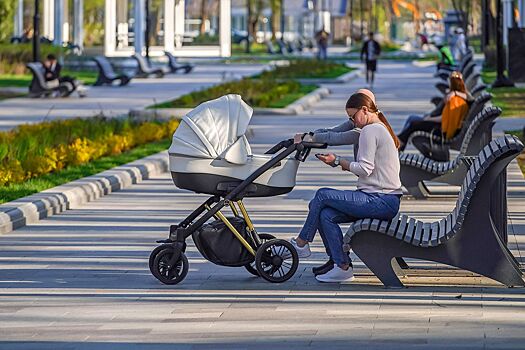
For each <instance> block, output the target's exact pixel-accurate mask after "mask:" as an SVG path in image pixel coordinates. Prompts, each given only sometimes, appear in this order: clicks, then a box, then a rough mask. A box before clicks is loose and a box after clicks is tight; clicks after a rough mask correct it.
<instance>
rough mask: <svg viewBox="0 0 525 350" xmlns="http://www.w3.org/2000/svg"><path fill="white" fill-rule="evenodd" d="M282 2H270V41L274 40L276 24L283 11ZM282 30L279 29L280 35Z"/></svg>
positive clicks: (278, 0)
mask: <svg viewBox="0 0 525 350" xmlns="http://www.w3.org/2000/svg"><path fill="white" fill-rule="evenodd" d="M283 5H284V4H283V0H270V9H271V10H272V18H271V20H270V27H271V30H272V40H275V38H276V35H275V33H276V32H277V27H278V23H279V20H280V17H281V13H282V11H283ZM282 32H283V28H281V33H282Z"/></svg>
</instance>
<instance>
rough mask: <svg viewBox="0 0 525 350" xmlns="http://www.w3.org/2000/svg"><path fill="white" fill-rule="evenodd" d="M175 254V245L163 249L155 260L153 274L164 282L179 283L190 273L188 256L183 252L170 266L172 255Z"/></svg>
mask: <svg viewBox="0 0 525 350" xmlns="http://www.w3.org/2000/svg"><path fill="white" fill-rule="evenodd" d="M173 254H174V249H173V247H169V248H166V249H163V250H161V251H160V252H159V253H158V254H157V256H156V257H155V259H154V260H153V271H154V272H153V276H155V277H156V278H157V279H158V280H159V281H161V282H162V283H164V284H177V283H179V282H181V281H182V280H183V279H184V278H185V277H186V275H187V274H188V268H189V263H188V258H187V257H186V255H185V254H184V253H183V252H181V253H180V257H179V260H178V261H177V262H175V264H174V265H173V266H170V260H171V257H172V256H173Z"/></svg>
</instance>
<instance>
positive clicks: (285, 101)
mask: <svg viewBox="0 0 525 350" xmlns="http://www.w3.org/2000/svg"><path fill="white" fill-rule="evenodd" d="M315 89H317V85H301V87H300V88H299V91H297V92H295V93H290V94H287V95H285V96H283V98H281V99H280V100H277V101H275V102H274V103H272V104H271V106H270V108H285V107H286V106H288V105H289V104H291V103H293V102H295V101H297V100H298V99H300V98H301V97H303V96H305V95H307V94H309V93H310V92H312V91H314V90H315Z"/></svg>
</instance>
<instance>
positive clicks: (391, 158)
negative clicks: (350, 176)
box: [350, 123, 403, 194]
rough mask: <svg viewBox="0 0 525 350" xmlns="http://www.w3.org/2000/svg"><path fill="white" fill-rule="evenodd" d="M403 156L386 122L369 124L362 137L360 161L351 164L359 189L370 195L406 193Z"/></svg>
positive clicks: (359, 152)
mask: <svg viewBox="0 0 525 350" xmlns="http://www.w3.org/2000/svg"><path fill="white" fill-rule="evenodd" d="M399 169H400V165H399V154H398V151H397V149H396V146H395V144H394V140H393V139H392V136H390V133H389V132H388V129H387V128H386V126H385V125H384V124H383V123H374V124H369V125H366V126H365V127H364V128H363V129H362V130H361V135H360V137H359V151H358V152H357V161H355V162H350V171H351V172H352V173H354V174H356V175H357V176H358V177H359V179H358V180H357V189H358V190H362V191H364V192H369V193H378V192H379V193H389V194H402V193H403V192H402V190H401V180H400V179H399Z"/></svg>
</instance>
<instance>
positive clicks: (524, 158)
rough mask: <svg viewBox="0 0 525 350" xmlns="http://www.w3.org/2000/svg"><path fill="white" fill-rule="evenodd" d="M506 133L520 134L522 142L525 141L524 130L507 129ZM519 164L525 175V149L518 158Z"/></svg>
mask: <svg viewBox="0 0 525 350" xmlns="http://www.w3.org/2000/svg"><path fill="white" fill-rule="evenodd" d="M505 134H512V135H516V136H518V137H519V138H520V139H521V141H522V142H525V135H523V131H522V130H505ZM516 159H517V160H518V165H519V166H520V169H521V172H522V173H523V176H524V177H525V151H524V152H522V153H521V154H520V155H519V156H518V157H517V158H516Z"/></svg>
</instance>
